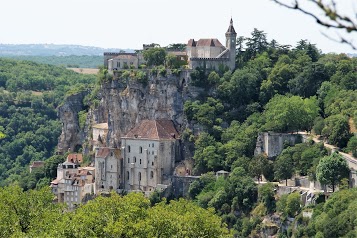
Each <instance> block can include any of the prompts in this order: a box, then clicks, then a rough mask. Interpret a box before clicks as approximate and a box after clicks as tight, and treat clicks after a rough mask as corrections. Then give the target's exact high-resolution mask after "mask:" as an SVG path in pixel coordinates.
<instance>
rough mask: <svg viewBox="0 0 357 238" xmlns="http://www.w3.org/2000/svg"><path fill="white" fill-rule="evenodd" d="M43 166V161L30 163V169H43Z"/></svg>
mask: <svg viewBox="0 0 357 238" xmlns="http://www.w3.org/2000/svg"><path fill="white" fill-rule="evenodd" d="M44 165H45V162H44V161H34V162H32V164H31V165H30V167H31V168H39V167H43V166H44Z"/></svg>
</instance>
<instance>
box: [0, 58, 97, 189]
mask: <svg viewBox="0 0 357 238" xmlns="http://www.w3.org/2000/svg"><path fill="white" fill-rule="evenodd" d="M94 80H95V77H94V76H91V75H81V74H77V73H75V72H72V71H69V70H66V69H65V68H63V67H55V66H51V65H42V64H37V63H33V62H27V61H14V60H5V59H0V84H1V86H2V87H3V88H0V131H1V132H2V133H4V134H5V135H6V137H5V138H2V140H0V186H4V185H7V184H10V183H13V182H15V181H20V185H21V186H22V187H23V188H25V189H29V188H35V187H36V183H37V181H38V180H39V179H40V178H43V177H46V175H45V174H43V173H40V172H38V173H35V174H32V175H29V172H28V171H29V170H28V165H29V164H30V162H32V161H38V160H39V161H43V160H46V159H47V158H49V157H51V156H52V154H53V153H54V149H55V146H56V145H57V142H58V136H59V135H60V132H61V125H60V122H59V120H58V118H57V112H56V107H57V106H58V105H59V104H60V103H62V101H63V99H64V98H65V96H66V94H67V93H66V92H67V91H69V90H70V89H71V90H72V92H76V91H80V90H88V88H90V87H91V85H92V83H94ZM30 90H32V91H30ZM52 178H53V177H47V182H49V180H50V179H52ZM26 179H27V181H26Z"/></svg>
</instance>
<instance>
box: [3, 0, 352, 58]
mask: <svg viewBox="0 0 357 238" xmlns="http://www.w3.org/2000/svg"><path fill="white" fill-rule="evenodd" d="M337 2H338V3H339V4H343V5H340V9H339V10H340V11H341V12H344V13H346V14H351V15H352V14H353V13H354V12H357V10H356V9H357V4H356V1H355V0H340V1H337ZM353 3H354V5H353ZM231 17H232V18H233V21H234V27H235V29H236V32H237V34H238V36H246V37H249V36H250V33H251V32H252V31H253V29H254V28H257V29H259V30H263V31H264V32H265V33H267V37H268V40H272V39H275V40H277V41H278V42H279V43H280V44H287V45H292V46H295V45H296V42H298V41H299V40H301V39H307V40H309V41H310V42H311V43H313V44H316V45H317V47H318V48H319V49H321V50H322V51H323V52H324V53H328V52H335V53H341V52H344V53H357V52H356V51H353V50H352V48H351V47H350V46H347V45H345V44H340V43H336V42H334V41H332V40H330V39H328V38H327V37H326V36H324V35H323V34H322V33H325V34H328V35H330V36H335V34H336V32H335V31H334V30H326V29H325V28H323V27H321V26H318V25H317V24H316V22H315V21H314V20H313V19H312V18H311V17H309V16H306V15H304V14H302V13H299V12H297V11H293V10H289V9H286V8H284V7H281V6H278V5H277V4H276V3H274V2H272V1H271V0H219V1H218V0H215V1H212V0H126V1H123V0H31V1H29V0H3V1H2V3H1V5H0V44H34V43H35V44H37V43H41V44H43V43H48V44H51V43H53V44H78V45H86V46H98V47H103V48H122V49H126V48H129V49H141V48H142V44H148V43H158V44H160V45H161V46H166V45H169V44H170V43H187V41H188V40H189V39H191V38H194V39H200V38H218V39H219V40H220V41H221V43H223V44H224V42H225V35H224V34H225V32H226V31H227V28H228V25H229V20H230V18H231ZM346 37H348V38H350V39H353V37H355V38H356V41H357V34H354V35H353V34H349V35H347V36H346ZM356 43H357V42H356Z"/></svg>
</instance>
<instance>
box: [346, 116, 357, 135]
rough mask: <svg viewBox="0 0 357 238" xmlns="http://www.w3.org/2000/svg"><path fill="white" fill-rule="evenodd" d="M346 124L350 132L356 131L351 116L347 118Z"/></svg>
mask: <svg viewBox="0 0 357 238" xmlns="http://www.w3.org/2000/svg"><path fill="white" fill-rule="evenodd" d="M348 124H349V125H350V132H351V133H356V132H357V128H356V127H355V123H354V122H353V118H352V117H351V118H350V119H349V120H348Z"/></svg>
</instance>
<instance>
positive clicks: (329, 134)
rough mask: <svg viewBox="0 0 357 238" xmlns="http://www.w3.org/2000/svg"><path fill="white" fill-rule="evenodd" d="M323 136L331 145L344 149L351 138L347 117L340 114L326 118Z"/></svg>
mask: <svg viewBox="0 0 357 238" xmlns="http://www.w3.org/2000/svg"><path fill="white" fill-rule="evenodd" d="M322 135H323V136H324V137H326V138H327V139H328V141H329V142H330V143H331V144H334V145H337V146H338V147H341V148H344V147H345V146H346V145H347V143H348V140H349V139H350V137H351V134H350V127H349V124H348V120H347V117H346V116H343V115H341V114H338V115H332V116H329V117H328V118H326V119H325V127H324V129H323V130H322Z"/></svg>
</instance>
